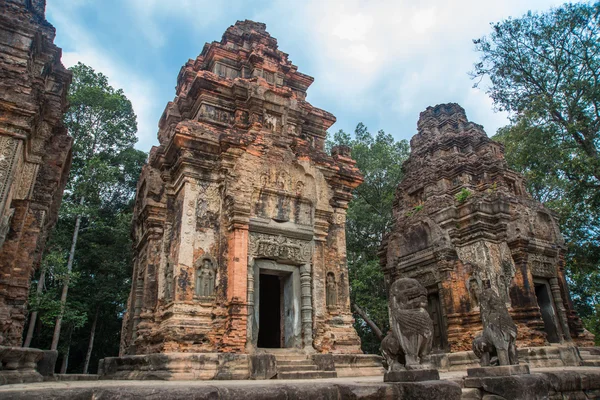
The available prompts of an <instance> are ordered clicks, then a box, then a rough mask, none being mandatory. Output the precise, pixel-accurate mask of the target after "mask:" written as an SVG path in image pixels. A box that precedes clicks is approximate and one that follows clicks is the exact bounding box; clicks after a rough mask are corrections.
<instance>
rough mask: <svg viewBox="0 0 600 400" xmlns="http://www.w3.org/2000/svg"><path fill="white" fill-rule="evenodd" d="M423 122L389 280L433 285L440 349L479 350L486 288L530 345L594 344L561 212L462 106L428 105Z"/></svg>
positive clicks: (391, 243)
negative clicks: (568, 258) (574, 291)
mask: <svg viewBox="0 0 600 400" xmlns="http://www.w3.org/2000/svg"><path fill="white" fill-rule="evenodd" d="M417 126H418V133H417V134H416V135H415V136H414V137H413V138H412V139H411V143H410V144H411V154H410V157H409V158H408V160H407V161H406V162H405V164H404V170H405V175H404V179H403V180H402V182H401V183H400V184H399V186H398V189H397V192H396V200H395V203H394V227H393V229H392V231H391V233H390V234H389V235H388V237H387V238H386V240H384V246H383V248H382V253H381V264H382V267H383V270H384V274H385V277H386V280H387V282H393V281H394V280H395V279H397V278H399V277H411V278H416V279H418V280H419V281H420V282H421V283H422V284H423V285H424V286H426V287H427V288H428V290H429V308H430V310H429V311H430V314H431V316H432V318H433V319H434V324H435V341H434V346H435V347H437V348H438V349H439V350H442V351H451V352H455V351H462V350H470V349H471V343H472V339H473V336H474V335H475V334H476V333H477V332H478V331H480V330H481V329H482V328H481V320H480V316H479V303H478V294H479V292H480V290H481V289H482V288H484V287H491V288H493V289H494V290H495V291H496V292H497V293H498V294H499V295H500V296H501V298H503V299H504V301H505V302H506V304H507V306H508V307H509V310H510V312H511V315H512V318H513V319H514V321H515V323H517V325H518V329H519V337H518V344H519V345H520V346H543V345H545V344H547V343H548V342H551V343H562V342H571V341H574V342H575V343H576V344H581V345H587V344H591V339H592V337H591V335H590V334H589V332H587V331H585V330H584V329H583V326H582V323H581V321H580V319H579V318H578V317H577V315H576V314H575V311H574V310H573V304H572V302H571V297H570V295H569V290H568V287H567V283H566V281H565V273H564V253H565V245H564V241H563V238H562V236H561V234H560V232H559V229H558V225H557V222H556V216H555V215H554V214H553V213H552V212H551V211H550V210H548V209H546V208H545V207H544V206H542V205H541V204H540V203H539V202H537V201H535V200H533V199H532V198H531V196H530V195H529V194H528V193H527V192H526V190H525V185H524V182H523V177H522V176H521V175H519V174H518V173H516V172H514V171H511V170H510V169H508V166H507V163H506V161H505V159H504V148H503V146H502V144H500V143H498V142H495V141H493V140H491V139H489V138H488V137H487V135H486V134H485V132H484V130H483V127H482V126H480V125H477V124H475V123H473V122H469V121H468V120H467V117H466V115H465V111H464V109H463V108H462V107H460V106H459V105H458V104H440V105H438V106H435V107H428V108H427V110H425V111H424V112H422V113H421V115H420V118H419V122H418V125H417Z"/></svg>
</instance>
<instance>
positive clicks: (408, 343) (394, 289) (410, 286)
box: [381, 278, 433, 371]
mask: <svg viewBox="0 0 600 400" xmlns="http://www.w3.org/2000/svg"><path fill="white" fill-rule="evenodd" d="M389 302H390V316H391V323H392V326H391V332H389V333H388V335H387V336H386V337H385V338H384V339H383V341H382V342H381V350H382V353H383V356H384V358H385V360H386V361H387V366H388V371H400V370H404V369H409V370H410V369H424V368H427V366H425V365H423V357H425V356H426V355H428V354H429V353H430V352H431V346H432V340H433V321H432V320H431V318H430V317H429V313H428V312H427V308H426V307H427V290H426V289H425V288H424V287H423V286H421V284H420V283H419V282H418V281H417V280H416V279H411V278H401V279H398V280H397V281H395V282H394V283H393V284H392V286H391V288H390V296H389Z"/></svg>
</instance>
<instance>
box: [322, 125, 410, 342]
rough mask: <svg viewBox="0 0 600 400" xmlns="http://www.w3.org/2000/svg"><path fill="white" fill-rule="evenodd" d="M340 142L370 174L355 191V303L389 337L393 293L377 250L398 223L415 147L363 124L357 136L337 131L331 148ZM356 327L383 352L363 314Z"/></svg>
mask: <svg viewBox="0 0 600 400" xmlns="http://www.w3.org/2000/svg"><path fill="white" fill-rule="evenodd" d="M336 145H345V146H348V147H350V148H351V150H352V158H353V159H355V160H356V165H357V167H358V168H359V169H360V171H361V172H362V174H363V175H364V183H363V184H362V185H360V186H359V187H358V188H356V190H355V191H354V198H353V200H352V201H351V202H350V204H349V207H348V215H347V219H346V250H347V257H348V270H349V278H350V301H351V302H352V304H353V305H358V306H359V307H360V309H361V310H362V311H364V313H365V314H366V316H367V318H369V319H370V320H372V321H373V322H374V323H375V324H376V325H377V326H378V327H379V328H380V329H381V330H382V331H383V334H384V335H385V333H386V332H387V330H388V327H389V326H388V325H389V322H388V321H389V317H388V309H387V293H386V288H385V283H384V280H383V273H382V271H381V267H380V266H379V258H378V257H377V252H378V249H379V246H380V245H381V241H382V239H383V235H384V234H385V233H386V232H387V231H388V229H389V228H390V224H391V222H392V203H393V201H394V194H395V191H396V187H397V186H398V183H399V182H400V180H401V179H402V163H403V162H404V160H406V158H407V157H408V153H409V145H408V142H407V141H406V140H401V141H398V142H396V141H394V138H393V137H392V136H391V135H390V134H387V133H385V132H384V131H381V130H380V131H379V132H378V133H377V134H376V135H375V136H373V135H372V134H371V133H370V132H369V131H368V129H367V127H366V126H364V125H363V124H362V123H359V124H358V125H357V127H356V129H355V131H354V137H351V136H350V135H349V134H347V133H345V132H344V131H341V130H340V131H338V132H336V133H335V134H334V135H333V138H332V140H331V141H330V142H329V143H328V147H332V146H336ZM355 311H356V309H355ZM361 318H362V317H361ZM355 327H356V329H357V331H358V334H359V336H360V337H361V341H362V347H363V350H364V351H365V352H368V353H378V352H379V342H380V341H379V339H378V338H377V336H376V334H375V333H374V332H373V330H372V329H371V328H369V327H368V326H367V325H366V324H365V323H364V322H363V320H362V319H359V318H357V319H356V322H355Z"/></svg>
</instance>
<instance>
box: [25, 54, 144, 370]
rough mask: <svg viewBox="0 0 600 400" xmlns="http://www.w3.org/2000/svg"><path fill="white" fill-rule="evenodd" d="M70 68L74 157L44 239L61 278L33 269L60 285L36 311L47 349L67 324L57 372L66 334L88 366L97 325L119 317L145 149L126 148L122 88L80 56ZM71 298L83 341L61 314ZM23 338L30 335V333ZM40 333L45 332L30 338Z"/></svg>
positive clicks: (128, 130)
mask: <svg viewBox="0 0 600 400" xmlns="http://www.w3.org/2000/svg"><path fill="white" fill-rule="evenodd" d="M71 71H72V72H73V84H72V85H71V87H70V89H69V95H68V96H69V97H68V98H69V102H70V108H69V110H68V111H67V113H66V115H65V118H64V120H65V124H66V126H67V127H68V129H69V132H70V134H71V135H72V136H73V138H74V144H73V162H72V168H71V174H70V177H69V180H68V182H67V187H66V189H65V194H64V196H63V202H62V205H61V209H60V212H59V219H58V222H57V224H56V228H55V230H54V232H53V236H52V239H51V243H50V245H49V248H52V249H53V251H55V252H58V253H62V254H64V255H65V258H66V260H67V261H66V267H65V277H64V278H63V280H62V284H59V283H58V282H59V281H57V280H54V279H52V277H50V279H48V278H47V277H46V276H43V275H41V276H40V278H39V283H40V285H41V286H42V287H43V286H44V284H47V286H48V287H49V288H51V289H52V290H56V287H60V302H58V304H59V305H58V307H56V304H55V305H54V308H52V310H50V309H48V308H47V309H39V311H40V313H43V315H42V317H41V320H42V324H43V325H48V319H49V318H51V316H52V315H54V316H55V324H54V333H53V335H52V340H51V345H50V348H51V349H57V348H58V344H59V340H60V332H61V326H62V324H63V322H64V323H65V324H66V325H67V326H68V332H69V334H68V336H69V338H68V339H67V340H66V343H65V345H64V346H62V347H63V348H64V349H67V352H66V354H64V356H63V367H62V368H61V371H62V372H64V371H66V368H67V360H68V358H69V353H68V349H69V348H70V347H71V346H70V343H71V339H75V343H77V344H78V345H79V344H81V343H86V345H87V350H86V351H78V352H77V354H81V353H83V354H86V355H87V356H86V357H85V360H84V361H81V362H79V364H81V365H82V366H83V367H84V368H83V369H84V372H87V371H88V366H89V364H90V359H91V356H92V352H93V343H94V340H95V337H96V335H95V332H96V330H97V329H98V328H100V330H102V329H104V328H103V326H104V325H105V324H107V323H108V324H111V323H113V322H114V321H118V320H119V318H120V315H121V314H122V312H123V303H124V301H125V300H124V297H125V296H126V294H124V293H126V292H127V290H128V287H129V283H128V280H129V274H130V271H129V268H130V267H129V266H130V264H131V249H130V246H131V241H130V238H129V225H130V221H131V210H132V200H133V197H134V195H135V188H136V183H137V178H138V176H139V174H140V171H141V167H142V165H143V164H144V162H145V159H146V154H145V153H144V152H141V151H138V150H135V149H134V148H133V145H134V144H135V142H136V141H137V138H136V136H135V133H136V129H137V125H136V116H135V114H134V112H133V108H132V106H131V102H130V101H129V100H128V99H127V98H126V97H125V95H124V94H123V91H122V90H120V89H119V90H115V89H114V88H112V87H111V86H110V85H109V84H108V79H107V78H106V76H104V75H103V74H102V73H97V72H95V71H94V70H93V69H92V68H90V67H88V66H86V65H83V64H81V63H79V64H77V65H76V66H74V67H72V68H71ZM76 250H77V251H76ZM49 257H50V258H52V257H53V256H51V254H50V253H46V256H45V259H46V258H49ZM63 265H64V264H63ZM74 276H76V277H77V281H76V282H75V281H74V280H73V277H74ZM69 291H70V294H69V299H68V301H67V293H68V292H69ZM36 293H37V290H36ZM36 296H37V294H36ZM44 297H48V296H44ZM49 304H50V303H49ZM70 304H73V305H77V306H78V307H77V309H79V310H81V311H82V312H83V313H84V315H87V316H88V318H87V320H84V321H83V323H84V324H87V326H88V327H89V330H87V332H88V340H86V339H85V338H83V337H79V336H80V335H81V332H79V331H77V328H78V327H80V326H81V325H82V324H81V323H79V324H74V323H71V322H69V320H68V319H67V316H68V310H69V305H70ZM34 325H35V319H33V313H32V320H31V322H30V330H29V331H31V332H33V331H34ZM112 325H116V323H114V324H112ZM119 329H120V326H119V328H116V330H115V328H114V327H112V328H111V330H112V331H115V332H116V333H115V332H113V335H112V336H113V337H112V339H113V345H112V350H113V352H112V354H114V350H115V346H116V348H118V333H119ZM40 333H41V332H40ZM115 334H116V337H117V340H116V341H115V340H114V339H115ZM103 336H104V335H103ZM28 339H29V342H31V338H28ZM46 340H47V333H46V332H44V334H41V335H40V337H39V338H38V340H37V342H41V343H45V341H46ZM63 342H65V341H64V340H63ZM26 343H27V341H26ZM115 343H116V344H115ZM40 347H43V346H40ZM61 353H64V352H61Z"/></svg>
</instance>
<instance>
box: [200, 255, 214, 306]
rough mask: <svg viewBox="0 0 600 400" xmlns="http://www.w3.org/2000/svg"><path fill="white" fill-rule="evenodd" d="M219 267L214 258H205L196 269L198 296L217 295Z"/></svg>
mask: <svg viewBox="0 0 600 400" xmlns="http://www.w3.org/2000/svg"><path fill="white" fill-rule="evenodd" d="M216 273H217V267H216V265H215V264H214V262H213V260H212V258H210V257H204V258H202V259H201V260H200V262H198V267H196V286H195V290H196V296H200V297H207V296H212V295H214V293H215V282H216V279H215V276H216Z"/></svg>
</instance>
